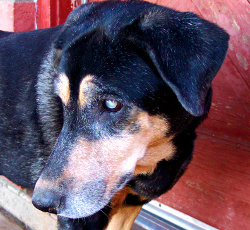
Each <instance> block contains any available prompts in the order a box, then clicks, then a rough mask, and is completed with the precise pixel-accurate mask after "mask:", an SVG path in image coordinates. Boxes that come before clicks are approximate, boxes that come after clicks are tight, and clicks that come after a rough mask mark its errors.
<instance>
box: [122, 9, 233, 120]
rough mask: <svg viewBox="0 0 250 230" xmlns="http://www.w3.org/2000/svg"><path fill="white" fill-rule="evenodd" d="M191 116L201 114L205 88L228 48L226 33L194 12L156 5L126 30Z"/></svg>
mask: <svg viewBox="0 0 250 230" xmlns="http://www.w3.org/2000/svg"><path fill="white" fill-rule="evenodd" d="M126 31H127V34H128V36H129V40H130V42H133V43H134V44H135V45H136V46H137V47H139V48H140V49H141V50H144V52H145V53H146V54H147V55H148V56H149V58H150V59H151V61H152V63H153V65H154V66H155V67H156V69H157V71H158V72H159V74H160V76H161V77H162V79H163V80H164V81H165V82H166V84H167V85H168V86H169V87H170V88H171V89H172V90H173V92H174V93H175V94H176V96H177V98H178V100H179V102H180V103H181V104H182V106H183V107H184V108H185V110H186V111H188V112H189V113H190V114H192V115H193V116H200V115H202V114H203V110H204V104H205V99H206V95H207V91H208V89H209V88H210V85H211V81H212V80H213V78H214V77H215V75H216V73H217V71H218V70H219V68H220V66H221V65H222V62H223V60H224V58H225V56H226V52H227V49H228V40H229V36H228V34H227V33H226V32H225V31H224V30H223V29H221V28H219V27H218V26H216V25H215V24H213V23H210V22H208V21H206V20H203V19H201V18H199V17H198V16H197V15H195V14H193V13H188V12H186V13H181V12H177V11H174V10H171V9H168V8H165V7H160V6H155V7H153V8H149V9H147V10H146V11H144V12H142V13H141V15H140V17H139V18H137V20H135V21H134V22H133V24H131V25H129V26H128V27H127V29H126Z"/></svg>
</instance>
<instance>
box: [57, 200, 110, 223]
mask: <svg viewBox="0 0 250 230" xmlns="http://www.w3.org/2000/svg"><path fill="white" fill-rule="evenodd" d="M109 202H110V199H106V198H105V199H103V200H101V201H100V200H92V201H91V200H88V201H84V200H82V199H81V197H79V198H77V197H74V199H71V198H70V197H69V198H67V200H65V201H63V202H61V204H60V206H59V207H58V208H57V215H58V216H62V217H67V218H71V219H78V218H84V217H88V216H92V215H93V214H95V213H97V212H98V211H100V210H101V209H103V208H104V207H105V206H106V205H108V204H109Z"/></svg>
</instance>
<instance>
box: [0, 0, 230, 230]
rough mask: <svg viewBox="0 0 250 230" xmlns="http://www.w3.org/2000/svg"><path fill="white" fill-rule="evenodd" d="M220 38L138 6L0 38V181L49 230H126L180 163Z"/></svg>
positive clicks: (78, 12)
mask: <svg viewBox="0 0 250 230" xmlns="http://www.w3.org/2000/svg"><path fill="white" fill-rule="evenodd" d="M228 40H229V36H228V34H227V33H226V32H225V31H224V30H223V29H221V28H219V27H218V26H217V25H215V24H213V23H211V22H208V21H206V20H204V19H201V18H200V17H198V16H197V15H195V14H193V13H190V12H178V11H175V10H172V9H169V8H166V7H163V6H158V5H155V4H151V3H148V2H143V1H106V2H99V3H87V4H84V5H81V6H80V7H78V8H77V9H75V10H74V11H73V12H72V13H71V14H70V15H69V17H68V19H67V21H66V23H65V24H63V25H60V26H57V27H54V28H49V29H42V30H35V31H29V32H23V33H10V32H3V31H1V32H0V94H1V97H0V173H1V174H2V175H5V176H6V177H7V178H9V179H10V180H11V181H13V182H14V183H16V184H18V185H20V186H23V187H26V188H32V189H34V193H33V197H32V202H33V204H34V206H35V207H36V208H38V209H40V210H42V211H45V212H51V213H56V214H57V215H58V228H59V229H108V230H110V229H130V228H131V227H132V225H133V222H134V220H135V218H136V216H137V215H138V213H139V212H140V210H141V207H142V205H143V204H145V203H147V202H149V201H150V200H152V199H155V198H157V197H159V196H160V195H162V194H163V193H165V192H166V191H168V190H169V189H171V188H172V187H173V185H174V184H175V183H176V182H177V181H178V179H179V178H180V177H181V176H182V174H183V173H184V171H185V170H186V168H187V166H188V164H189V163H190V161H191V159H192V151H193V147H194V140H195V138H196V134H195V129H196V128H197V127H198V126H199V124H200V123H201V122H202V121H203V120H204V119H205V118H206V117H207V114H208V112H209V108H210V104H211V97H212V89H211V82H212V80H213V78H214V77H215V75H216V73H217V72H218V70H219V68H220V67H221V65H222V63H223V61H224V58H225V56H226V53H227V49H228Z"/></svg>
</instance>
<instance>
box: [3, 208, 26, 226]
mask: <svg viewBox="0 0 250 230" xmlns="http://www.w3.org/2000/svg"><path fill="white" fill-rule="evenodd" d="M0 230H26V228H25V227H23V226H22V224H21V223H19V222H18V221H16V220H15V219H14V218H13V217H11V216H10V215H8V214H7V213H6V212H5V211H4V210H3V209H0Z"/></svg>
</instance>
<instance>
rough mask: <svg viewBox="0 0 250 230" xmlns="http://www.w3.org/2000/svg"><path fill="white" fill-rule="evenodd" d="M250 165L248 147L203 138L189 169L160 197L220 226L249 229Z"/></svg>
mask: <svg viewBox="0 0 250 230" xmlns="http://www.w3.org/2000/svg"><path fill="white" fill-rule="evenodd" d="M249 167H250V158H249V149H248V150H244V149H241V148H237V147H234V146H232V145H231V143H230V142H228V143H226V142H225V143H224V144H222V143H218V142H217V140H216V139H215V140H211V138H209V139H206V138H203V137H200V138H198V140H197V141H196V146H195V155H194V159H193V161H192V163H191V164H190V166H189V169H188V170H187V172H186V173H185V174H184V176H183V177H182V178H181V179H180V181H179V182H178V183H177V184H176V185H175V187H174V188H173V189H172V190H170V191H169V192H168V193H166V194H164V195H163V196H161V197H160V198H159V199H158V200H159V201H161V202H163V203H165V204H167V205H169V206H171V207H173V208H175V209H177V210H180V211H182V212H184V213H186V214H188V215H190V216H193V217H195V218H197V219H199V220H201V221H203V222H205V223H208V224H210V225H212V226H214V227H216V228H219V229H225V230H235V229H248V226H249V220H250V219H249V217H250V202H249V194H250V187H249V183H250V173H249Z"/></svg>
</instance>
